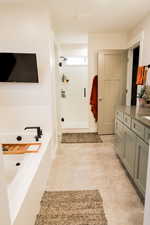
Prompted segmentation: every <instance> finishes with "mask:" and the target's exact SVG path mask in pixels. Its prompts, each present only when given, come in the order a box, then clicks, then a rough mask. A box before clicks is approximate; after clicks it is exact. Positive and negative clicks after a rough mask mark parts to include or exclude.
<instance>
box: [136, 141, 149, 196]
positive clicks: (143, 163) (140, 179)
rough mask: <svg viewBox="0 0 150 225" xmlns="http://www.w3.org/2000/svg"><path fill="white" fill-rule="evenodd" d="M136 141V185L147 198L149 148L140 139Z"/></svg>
mask: <svg viewBox="0 0 150 225" xmlns="http://www.w3.org/2000/svg"><path fill="white" fill-rule="evenodd" d="M136 141H137V142H136V163H135V183H136V184H137V186H138V188H139V190H140V191H141V193H142V194H143V196H145V189H146V180H147V165H148V152H149V146H148V145H147V144H145V143H144V142H143V141H142V140H141V139H140V138H138V137H137V139H136Z"/></svg>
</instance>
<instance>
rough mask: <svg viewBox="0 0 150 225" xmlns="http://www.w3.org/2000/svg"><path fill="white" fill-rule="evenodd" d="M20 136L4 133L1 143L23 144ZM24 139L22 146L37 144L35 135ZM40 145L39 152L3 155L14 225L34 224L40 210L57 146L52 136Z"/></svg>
mask: <svg viewBox="0 0 150 225" xmlns="http://www.w3.org/2000/svg"><path fill="white" fill-rule="evenodd" d="M16 137H17V135H16V134H13V135H12V134H11V135H10V134H9V135H4V134H3V135H1V134H0V144H15V143H19V142H18V141H17V140H16ZM22 137H23V139H22V141H21V142H20V143H37V142H35V140H34V137H33V136H26V135H22ZM39 143H41V147H40V150H39V152H38V153H26V154H21V155H3V159H4V168H5V176H6V181H7V186H8V199H9V208H10V218H11V224H12V225H20V224H21V225H24V224H25V225H26V224H29V225H30V224H31V225H34V220H35V217H36V214H37V213H38V210H39V207H40V199H41V196H42V194H43V192H44V190H45V188H46V183H47V179H48V174H49V169H50V166H51V161H52V157H51V154H52V150H53V149H52V148H53V147H51V146H52V144H51V138H50V136H48V135H45V136H43V137H42V139H40V140H39ZM16 163H20V166H16ZM30 207H32V211H31V210H30ZM24 218H26V220H24ZM27 218H29V221H28V219H27Z"/></svg>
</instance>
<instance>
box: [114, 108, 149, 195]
mask: <svg viewBox="0 0 150 225" xmlns="http://www.w3.org/2000/svg"><path fill="white" fill-rule="evenodd" d="M122 114H123V115H122ZM115 134H116V145H115V150H116V153H117V155H118V156H119V158H120V160H121V162H122V163H123V164H124V166H125V168H126V169H127V171H128V173H129V174H130V176H131V177H132V179H133V181H134V183H135V185H136V186H137V188H138V189H139V191H140V192H141V194H142V195H143V197H144V196H145V190H146V179H147V166H148V154H149V140H150V128H149V127H146V126H145V125H143V124H142V123H140V121H138V120H136V119H134V118H131V116H130V115H128V114H126V113H123V112H117V113H116V120H115Z"/></svg>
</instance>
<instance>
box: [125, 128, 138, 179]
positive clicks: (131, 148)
mask: <svg viewBox="0 0 150 225" xmlns="http://www.w3.org/2000/svg"><path fill="white" fill-rule="evenodd" d="M135 150H136V135H135V134H134V133H133V132H132V131H130V130H129V129H128V128H124V157H123V163H124V165H125V167H126V169H127V170H128V172H129V174H130V175H131V176H132V178H134V172H135V153H136V151H135Z"/></svg>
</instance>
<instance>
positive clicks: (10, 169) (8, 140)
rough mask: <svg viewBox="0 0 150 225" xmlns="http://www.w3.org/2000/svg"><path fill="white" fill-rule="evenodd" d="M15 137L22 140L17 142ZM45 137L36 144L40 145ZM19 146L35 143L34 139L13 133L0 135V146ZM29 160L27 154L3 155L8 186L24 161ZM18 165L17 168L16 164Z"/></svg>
mask: <svg viewBox="0 0 150 225" xmlns="http://www.w3.org/2000/svg"><path fill="white" fill-rule="evenodd" d="M17 136H21V137H22V140H21V141H17V139H16V138H17ZM44 139H45V137H42V138H40V139H39V141H38V142H36V143H40V142H43V141H44ZM17 143H18V144H19V143H20V144H21V143H35V138H34V136H33V135H32V136H31V135H25V134H24V133H23V134H19V133H14V134H7V135H6V134H0V144H17ZM28 158H29V155H28V154H21V155H17V154H16V155H3V159H4V169H5V176H6V182H7V184H8V185H9V184H10V183H11V182H12V181H13V179H14V178H15V176H16V175H17V173H18V172H19V170H20V169H21V168H22V167H23V164H24V162H25V160H26V159H28ZM17 163H19V164H20V165H19V166H17V165H16V164H17Z"/></svg>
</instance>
